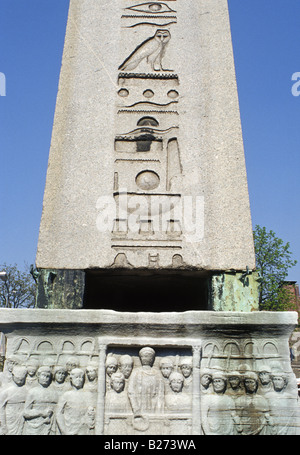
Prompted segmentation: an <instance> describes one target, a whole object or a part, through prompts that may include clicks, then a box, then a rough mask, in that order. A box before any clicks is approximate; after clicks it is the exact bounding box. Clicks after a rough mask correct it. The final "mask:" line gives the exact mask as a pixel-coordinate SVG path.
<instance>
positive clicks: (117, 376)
mask: <svg viewBox="0 0 300 455" xmlns="http://www.w3.org/2000/svg"><path fill="white" fill-rule="evenodd" d="M110 381H111V387H110V389H109V390H108V391H107V392H106V397H105V416H106V431H105V433H106V434H126V433H127V420H126V419H127V417H128V416H129V414H130V404H129V400H128V395H127V392H126V391H125V376H124V374H123V373H121V372H116V373H113V374H112V375H111V377H110Z"/></svg>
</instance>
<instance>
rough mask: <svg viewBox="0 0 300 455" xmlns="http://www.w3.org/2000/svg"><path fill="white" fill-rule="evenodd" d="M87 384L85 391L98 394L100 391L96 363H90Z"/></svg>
mask: <svg viewBox="0 0 300 455" xmlns="http://www.w3.org/2000/svg"><path fill="white" fill-rule="evenodd" d="M85 374H86V379H87V381H86V383H85V386H84V387H85V389H86V390H89V391H90V392H97V390H98V364H97V363H96V362H90V363H89V364H88V365H87V367H86V369H85Z"/></svg>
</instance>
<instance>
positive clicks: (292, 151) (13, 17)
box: [0, 0, 300, 281]
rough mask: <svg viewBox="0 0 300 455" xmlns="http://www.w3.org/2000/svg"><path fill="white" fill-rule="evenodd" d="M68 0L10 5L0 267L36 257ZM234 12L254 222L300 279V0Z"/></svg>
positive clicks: (266, 2)
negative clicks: (279, 243) (280, 245)
mask: <svg viewBox="0 0 300 455" xmlns="http://www.w3.org/2000/svg"><path fill="white" fill-rule="evenodd" d="M68 3H69V2H68V0H0V11H1V16H0V73H3V74H4V75H5V81H6V96H1V97H0V153H1V162H0V263H1V262H7V263H9V264H13V263H17V264H18V265H19V266H20V268H22V267H23V264H24V262H27V263H28V264H31V263H34V261H35V254H36V248H37V242H38V230H39V224H40V217H41V211H42V201H43V191H44V185H45V178H46V172H47V162H48V153H49V147H50V140H51V131H52V123H53V116H54V109H55V101H56V94H57V86H58V78H59V71H60V65H61V56H62V50H63V42H64V34H65V27H66V21H67V12H68ZM229 11H230V19H231V27H232V39H233V47H234V55H235V64H236V73H237V83H238V91H239V100H240V110H241V120H242V128H243V137H244V147H245V156H246V164H247V173H248V185H249V195H250V203H251V212H252V221H253V226H255V225H256V224H259V225H261V226H266V228H267V229H268V230H270V229H272V230H274V231H275V233H276V234H277V235H278V236H279V237H281V238H282V239H283V240H284V241H285V242H288V241H289V242H290V245H291V250H292V252H293V255H294V258H295V259H297V260H298V261H299V264H298V265H297V266H296V267H294V268H293V269H292V270H291V272H290V274H289V277H288V278H289V279H290V280H295V281H300V236H299V228H300V215H299V175H298V174H299V167H300V166H299V165H300V153H299V152H300V127H299V113H300V96H293V95H292V86H293V84H294V83H295V82H293V81H292V75H293V74H294V73H296V72H299V73H300V51H299V48H300V33H299V18H300V2H299V0H229ZM0 81H1V79H0ZM0 93H1V86H0ZM299 94H300V87H299Z"/></svg>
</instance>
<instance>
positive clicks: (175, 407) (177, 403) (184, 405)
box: [165, 371, 192, 414]
mask: <svg viewBox="0 0 300 455" xmlns="http://www.w3.org/2000/svg"><path fill="white" fill-rule="evenodd" d="M169 383H170V390H169V392H168V393H167V394H166V396H165V404H166V409H165V410H166V412H175V413H176V414H180V413H182V412H190V411H191V406H192V395H191V394H189V393H187V392H185V391H184V376H183V375H182V374H181V373H179V372H177V371H174V372H173V373H171V374H170V377H169Z"/></svg>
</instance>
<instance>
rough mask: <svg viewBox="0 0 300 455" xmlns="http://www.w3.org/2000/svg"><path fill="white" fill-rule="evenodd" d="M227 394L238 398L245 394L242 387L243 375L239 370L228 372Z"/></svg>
mask: <svg viewBox="0 0 300 455" xmlns="http://www.w3.org/2000/svg"><path fill="white" fill-rule="evenodd" d="M226 394H227V395H229V396H230V397H231V398H233V399H236V398H238V397H240V396H241V395H243V394H244V390H243V387H242V376H241V374H240V373H239V371H231V372H230V373H229V374H228V387H227V390H226Z"/></svg>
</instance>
